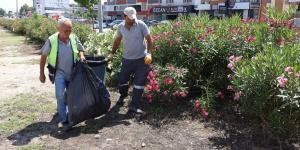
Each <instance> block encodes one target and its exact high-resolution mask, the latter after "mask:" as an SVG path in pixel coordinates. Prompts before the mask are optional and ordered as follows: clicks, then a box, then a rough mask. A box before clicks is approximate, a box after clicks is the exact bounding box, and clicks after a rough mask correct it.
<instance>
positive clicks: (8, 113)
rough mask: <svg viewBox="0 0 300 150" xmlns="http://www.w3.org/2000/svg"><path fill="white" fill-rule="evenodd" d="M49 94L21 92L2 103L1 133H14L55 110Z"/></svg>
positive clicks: (0, 116)
mask: <svg viewBox="0 0 300 150" xmlns="http://www.w3.org/2000/svg"><path fill="white" fill-rule="evenodd" d="M49 97H50V95H49V94H41V95H33V94H31V93H28V94H20V95H17V96H15V97H13V98H11V99H9V100H5V103H4V104H0V108H1V110H0V119H1V121H0V133H5V134H6V133H13V132H15V131H17V130H20V129H22V128H24V127H26V126H28V125H30V124H32V123H33V122H36V121H37V120H38V118H39V117H41V116H42V115H43V114H45V113H52V112H54V111H55V104H54V103H53V100H52V99H49Z"/></svg>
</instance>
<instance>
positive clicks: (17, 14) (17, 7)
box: [16, 0, 19, 18]
mask: <svg viewBox="0 0 300 150" xmlns="http://www.w3.org/2000/svg"><path fill="white" fill-rule="evenodd" d="M18 9H19V6H18V0H16V16H17V18H18V16H19V13H18V12H19V11H18Z"/></svg>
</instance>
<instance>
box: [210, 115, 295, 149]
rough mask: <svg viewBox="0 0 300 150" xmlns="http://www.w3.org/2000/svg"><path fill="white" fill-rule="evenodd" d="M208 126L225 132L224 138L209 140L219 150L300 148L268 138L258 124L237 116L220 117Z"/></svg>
mask: <svg viewBox="0 0 300 150" xmlns="http://www.w3.org/2000/svg"><path fill="white" fill-rule="evenodd" d="M206 126H207V127H212V128H214V129H215V130H220V131H223V132H224V135H225V136H224V137H212V138H209V140H210V141H211V142H212V143H213V146H214V147H217V148H218V149H223V148H230V149H233V150H239V149H243V150H253V149H262V150H264V149H272V150H277V149H280V150H281V149H288V150H298V149H299V148H300V147H298V146H297V145H294V144H292V143H288V142H282V141H281V142H279V141H278V140H277V139H274V138H273V137H270V136H267V135H266V131H264V130H263V129H262V128H261V126H260V125H259V124H258V123H251V122H250V121H249V120H247V119H246V117H245V118H244V117H243V116H241V115H237V114H226V115H222V116H218V117H216V118H214V119H213V120H212V121H211V122H210V123H208V124H207V125H206ZM298 142H299V141H298Z"/></svg>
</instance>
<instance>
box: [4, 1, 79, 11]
mask: <svg viewBox="0 0 300 150" xmlns="http://www.w3.org/2000/svg"><path fill="white" fill-rule="evenodd" d="M18 1H19V9H20V7H21V6H22V5H24V4H27V5H29V6H32V2H33V0H18ZM70 3H74V0H70ZM0 8H3V9H4V10H5V11H6V12H8V11H13V12H15V11H16V0H0Z"/></svg>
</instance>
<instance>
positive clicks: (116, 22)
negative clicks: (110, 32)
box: [108, 20, 123, 28]
mask: <svg viewBox="0 0 300 150" xmlns="http://www.w3.org/2000/svg"><path fill="white" fill-rule="evenodd" d="M121 22H123V20H114V21H113V22H112V23H110V24H108V27H109V28H113V27H114V26H115V25H118V24H120V23H121Z"/></svg>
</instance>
